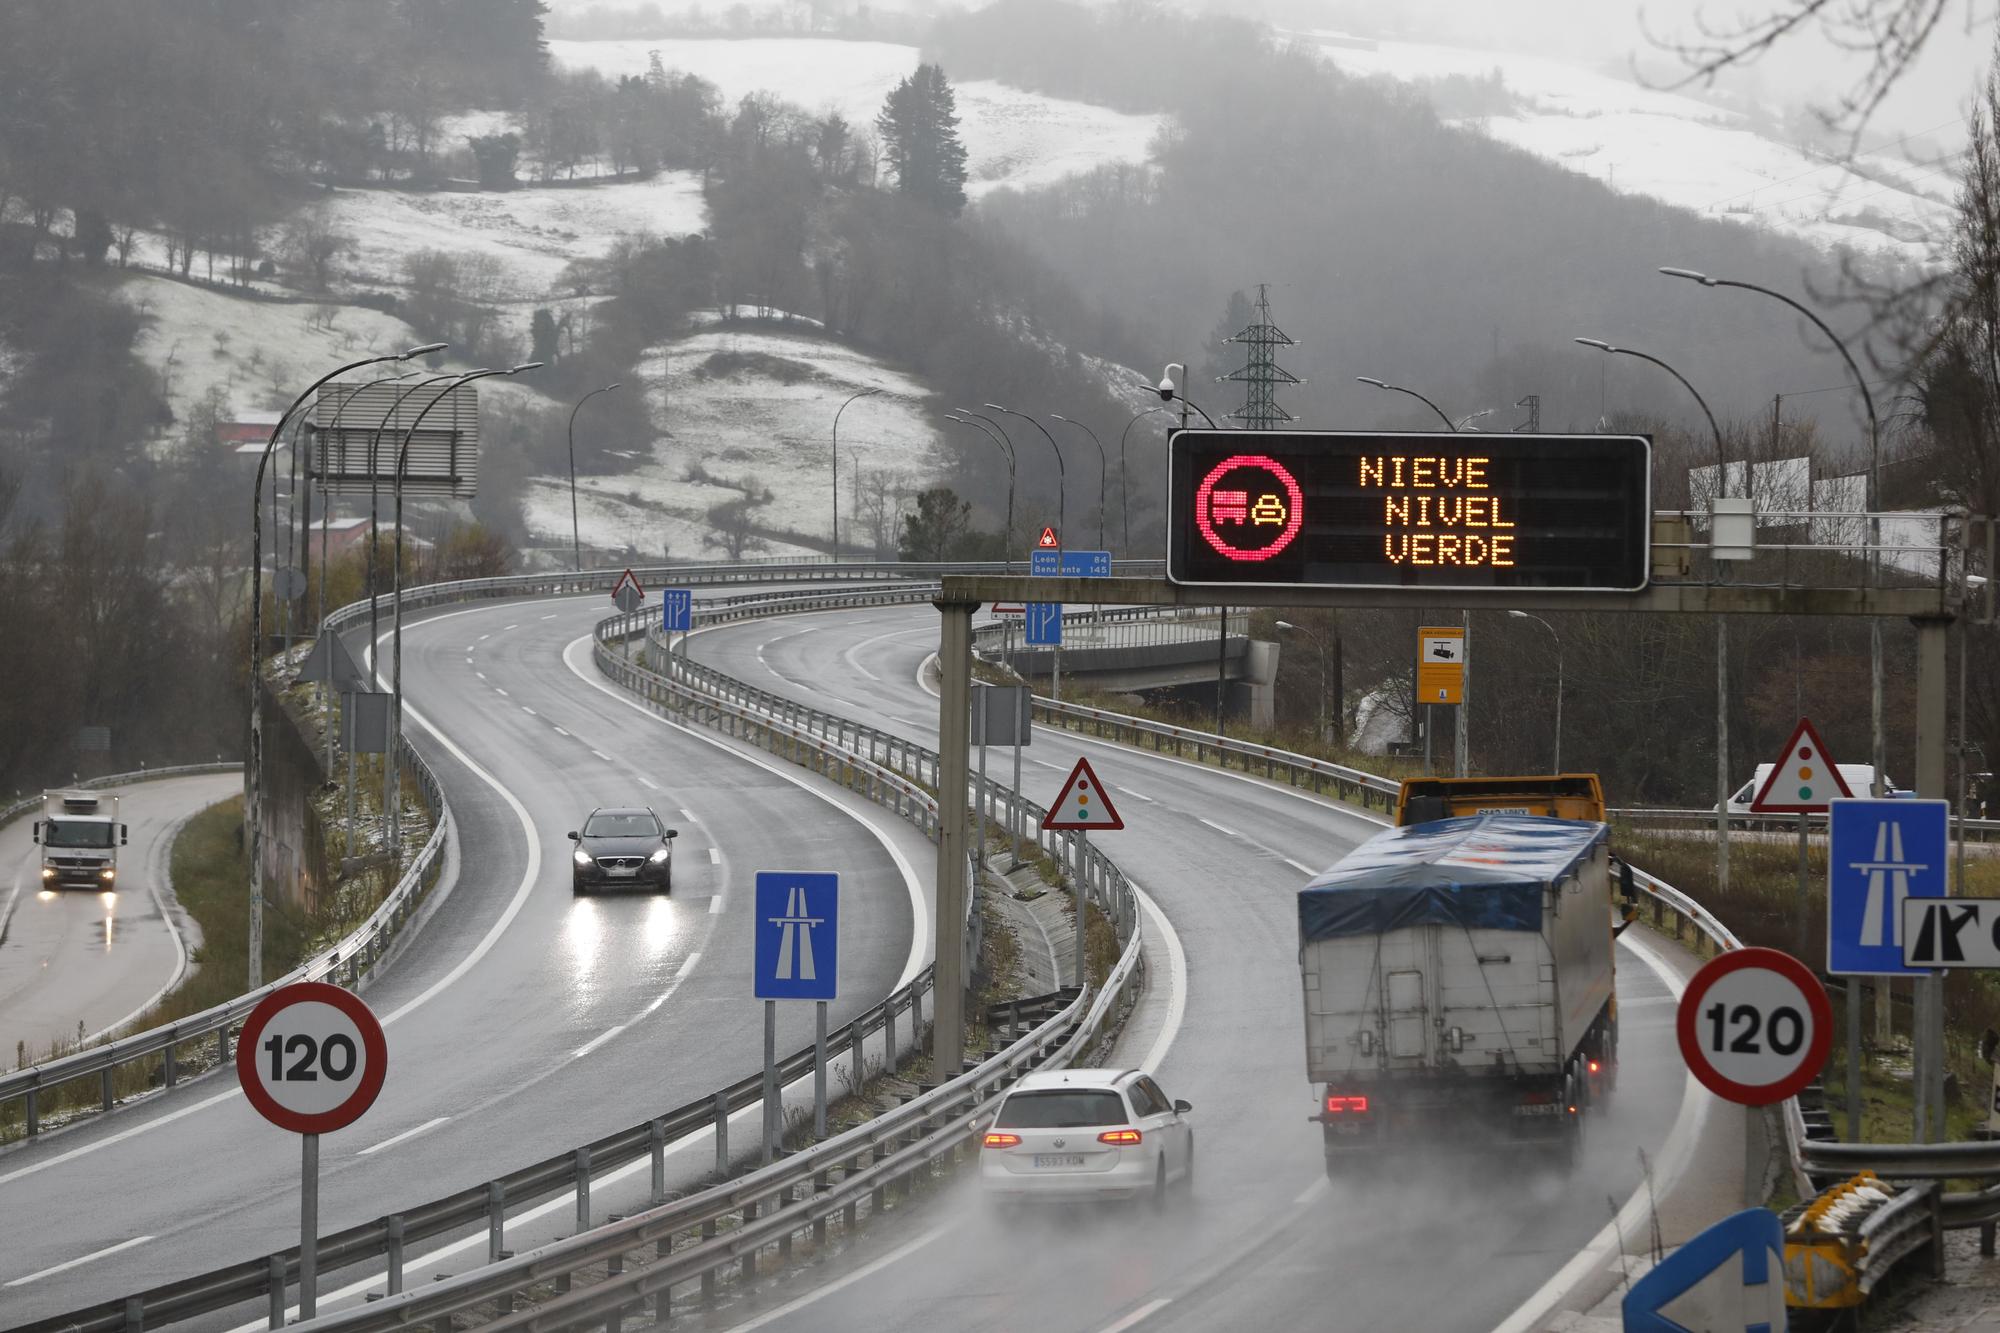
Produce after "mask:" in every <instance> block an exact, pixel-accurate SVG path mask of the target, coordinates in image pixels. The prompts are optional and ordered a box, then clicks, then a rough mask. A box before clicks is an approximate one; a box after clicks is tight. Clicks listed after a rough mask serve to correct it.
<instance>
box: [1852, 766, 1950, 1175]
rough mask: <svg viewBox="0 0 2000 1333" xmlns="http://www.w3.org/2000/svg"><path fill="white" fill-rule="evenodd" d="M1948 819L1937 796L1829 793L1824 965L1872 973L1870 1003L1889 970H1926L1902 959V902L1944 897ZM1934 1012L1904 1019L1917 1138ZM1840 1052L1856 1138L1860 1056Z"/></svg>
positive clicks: (1916, 973)
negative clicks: (1835, 796)
mask: <svg viewBox="0 0 2000 1333" xmlns="http://www.w3.org/2000/svg"><path fill="white" fill-rule="evenodd" d="M1948 824H1949V806H1948V804H1947V803H1946V802H1944V801H1896V800H1888V801H1884V800H1852V799H1849V800H1836V801H1834V802H1833V803H1832V807H1831V809H1830V810H1829V811H1828V813H1827V838H1826V861H1827V865H1826V874H1827V882H1826V930H1827V944H1826V970H1827V971H1828V972H1830V973H1833V974H1834V975H1837V976H1838V975H1846V976H1874V977H1877V978H1879V980H1878V981H1877V983H1876V990H1875V994H1876V1001H1875V1002H1876V1004H1877V1005H1878V1006H1886V1004H1887V1003H1888V987H1889V984H1890V978H1892V977H1898V976H1909V977H1917V978H1926V977H1928V976H1929V975H1930V973H1929V970H1928V969H1927V968H1923V967H1913V966H1911V965H1910V964H1908V963H1907V962H1906V961H1905V942H1904V938H1903V930H1902V928H1903V922H1904V920H1905V919H1906V917H1905V912H1904V903H1905V902H1906V901H1908V900H1910V899H1913V898H1914V899H1925V898H1942V897H1944V895H1945V852H1946V833H1947V828H1948ZM1923 991H1924V982H1923V981H1922V980H1919V981H1918V982H1917V992H1918V996H1919V998H1920V999H1921V998H1922V996H1923ZM1850 1003H1852V1001H1851V1000H1850ZM1920 1008H1921V1006H1920ZM1942 1020H1943V1015H1942V1014H1937V1015H1930V1014H1928V1013H1919V1014H1918V1015H1917V1016H1916V1021H1915V1022H1914V1023H1913V1024H1912V1027H1911V1041H1910V1048H1911V1057H1912V1063H1913V1065H1914V1067H1915V1068H1914V1073H1915V1076H1916V1077H1915V1080H1914V1081H1915V1083H1916V1084H1917V1092H1918V1096H1917V1103H1918V1119H1917V1125H1916V1129H1917V1135H1916V1136H1917V1137H1918V1138H1919V1139H1921V1138H1922V1137H1923V1133H1924V1129H1925V1125H1926V1120H1927V1118H1928V1117H1926V1116H1925V1115H1924V1107H1925V1105H1926V1102H1925V1097H1924V1095H1923V1094H1924V1089H1925V1088H1926V1087H1928V1086H1929V1084H1928V1083H1927V1081H1926V1077H1925V1076H1926V1075H1927V1074H1928V1073H1929V1072H1930V1067H1931V1065H1932V1063H1933V1062H1934V1061H1941V1060H1942V1058H1943V1053H1942V1051H1939V1052H1937V1053H1936V1054H1935V1056H1933V1054H1932V1052H1931V1050H1930V1046H1931V1043H1930V1042H1928V1041H1927V1040H1926V1033H1927V1031H1928V1029H1929V1027H1930V1026H1931V1025H1932V1024H1933V1023H1934V1022H1935V1023H1941V1022H1942ZM1848 1035H1849V1040H1850V1042H1853V1043H1856V1044H1858V1042H1857V1038H1858V1036H1859V1032H1858V1024H1857V1023H1855V1022H1853V1021H1850V1022H1849V1024H1848ZM1848 1058H1849V1061H1850V1065H1849V1068H1850V1071H1851V1072H1850V1074H1849V1077H1848V1083H1849V1085H1850V1087H1849V1089H1848V1106H1847V1111H1848V1121H1849V1133H1850V1135H1852V1136H1855V1137H1856V1138H1857V1141H1858V1135H1859V1126H1860V1108H1859V1106H1858V1104H1857V1100H1856V1099H1857V1096H1858V1090H1859V1086H1860V1082H1861V1080H1860V1077H1859V1070H1860V1063H1859V1058H1858V1056H1857V1054H1856V1053H1855V1052H1853V1051H1850V1052H1849V1055H1848Z"/></svg>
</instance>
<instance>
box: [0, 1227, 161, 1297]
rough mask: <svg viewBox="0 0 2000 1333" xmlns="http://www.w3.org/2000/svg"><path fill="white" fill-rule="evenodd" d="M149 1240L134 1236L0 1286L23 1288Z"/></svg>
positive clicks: (147, 1237) (148, 1238) (148, 1237)
mask: <svg viewBox="0 0 2000 1333" xmlns="http://www.w3.org/2000/svg"><path fill="white" fill-rule="evenodd" d="M151 1239H152V1237H151V1236H134V1237H132V1239H130V1240H121V1241H119V1242H118V1243H117V1244H116V1245H107V1246H105V1247H104V1248H103V1249H101V1250H93V1251H92V1252H91V1253H89V1254H86V1255H84V1256H83V1257H82V1258H80V1259H71V1260H70V1261H69V1262H67V1263H60V1264H56V1265H55V1266H54V1267H52V1268H44V1269H42V1270H41V1271H40V1272H39V1273H30V1274H28V1275H27V1276H26V1277H17V1278H15V1279H14V1280H13V1281H12V1282H8V1283H5V1284H0V1285H5V1286H9V1287H25V1286H27V1285H28V1284H29V1283H30V1282H39V1281H41V1280H42V1279H43V1278H45V1277H54V1276H55V1275H56V1274H57V1273H66V1272H68V1271H69V1270H70V1269H72V1268H75V1267H76V1266H78V1265H79V1264H87V1263H89V1262H90V1261H91V1260H93V1259H102V1258H103V1257H104V1256H106V1255H107V1254H116V1253H118V1252H119V1251H120V1250H129V1249H131V1248H132V1247H133V1246H134V1245H144V1244H145V1243H146V1242H147V1241H149V1240H151Z"/></svg>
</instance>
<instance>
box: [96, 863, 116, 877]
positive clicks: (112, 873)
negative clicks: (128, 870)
mask: <svg viewBox="0 0 2000 1333" xmlns="http://www.w3.org/2000/svg"><path fill="white" fill-rule="evenodd" d="M97 873H98V874H99V875H100V876H101V877H102V878H104V879H116V878H117V877H118V872H117V871H116V870H113V869H112V868H111V867H110V866H106V867H104V869H102V870H100V871H98V872H97Z"/></svg>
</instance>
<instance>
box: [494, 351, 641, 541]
mask: <svg viewBox="0 0 2000 1333" xmlns="http://www.w3.org/2000/svg"><path fill="white" fill-rule="evenodd" d="M505 373H506V374H509V375H511V374H513V373H514V372H513V371H511V370H510V371H507V372H505ZM624 383H625V382H624V381H623V380H620V381H618V382H617V383H616V384H607V385H605V386H604V387H603V388H601V389H592V390H591V391H590V392H589V393H587V394H585V395H584V396H583V397H581V398H579V399H577V400H576V406H575V407H572V408H571V409H570V410H569V549H570V559H571V563H573V564H574V565H575V566H576V572H577V573H579V574H581V573H583V537H582V531H581V529H580V528H579V527H578V526H577V520H576V414H577V413H578V412H581V411H583V405H584V404H585V403H587V402H589V401H590V400H591V399H593V398H595V397H597V395H598V394H600V393H610V392H611V391H612V390H613V389H619V388H623V387H624Z"/></svg>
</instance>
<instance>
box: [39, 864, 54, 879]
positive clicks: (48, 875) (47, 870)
mask: <svg viewBox="0 0 2000 1333" xmlns="http://www.w3.org/2000/svg"><path fill="white" fill-rule="evenodd" d="M55 877H56V868H55V867H54V866H43V867H42V878H43V879H54V878H55Z"/></svg>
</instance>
